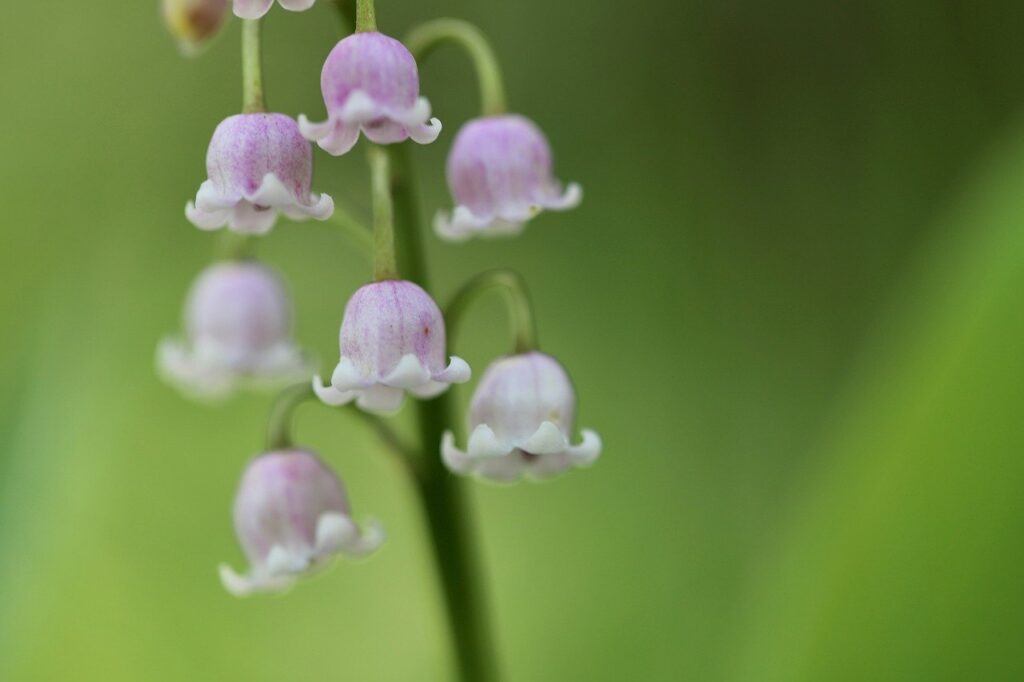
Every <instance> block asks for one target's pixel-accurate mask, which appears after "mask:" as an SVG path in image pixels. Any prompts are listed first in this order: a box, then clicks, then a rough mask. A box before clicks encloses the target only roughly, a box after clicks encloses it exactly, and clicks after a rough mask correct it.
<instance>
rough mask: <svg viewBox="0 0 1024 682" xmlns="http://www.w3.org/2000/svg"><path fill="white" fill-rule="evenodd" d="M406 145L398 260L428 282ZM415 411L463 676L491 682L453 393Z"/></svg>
mask: <svg viewBox="0 0 1024 682" xmlns="http://www.w3.org/2000/svg"><path fill="white" fill-rule="evenodd" d="M408 147H409V145H407V144H401V145H392V146H391V147H389V152H390V155H391V192H392V198H393V201H394V208H395V218H396V220H395V229H396V232H397V233H398V236H399V240H398V244H399V250H398V254H399V265H400V267H401V268H402V270H401V271H402V273H403V274H404V276H405V278H406V279H409V280H411V281H414V282H416V283H417V284H419V285H420V286H422V287H423V288H424V289H427V288H428V284H429V282H428V273H427V268H426V262H425V258H424V255H423V248H422V246H423V245H422V241H421V236H420V235H421V232H422V226H421V224H420V219H419V211H418V207H417V196H416V191H415V184H414V180H413V175H412V172H411V170H412V169H411V167H410V161H409V152H408ZM416 419H417V423H418V431H419V438H420V443H422V448H423V452H422V459H421V463H422V466H421V468H420V472H419V473H420V475H419V477H418V478H417V479H416V483H417V490H418V492H419V496H420V501H421V504H422V506H423V511H424V513H425V516H426V520H427V527H428V529H429V532H430V538H431V541H432V542H431V547H432V548H433V551H434V559H435V562H436V564H437V570H438V573H439V576H440V580H441V586H442V590H443V593H444V600H445V605H446V607H447V617H448V623H449V626H450V629H451V633H452V638H453V642H454V648H455V651H456V655H457V662H458V667H459V674H460V679H462V680H463V682H494V681H495V680H498V679H499V676H498V666H497V661H496V658H495V653H494V646H493V640H492V637H491V623H490V619H489V616H488V609H487V599H486V595H485V594H484V585H483V578H482V573H481V570H480V565H479V563H480V562H479V559H478V555H477V548H476V534H475V529H474V527H473V522H472V518H473V515H472V509H471V507H470V503H469V500H468V499H467V491H466V488H465V484H464V483H463V482H462V481H460V480H459V479H457V478H456V477H454V476H452V475H451V474H450V473H449V472H448V470H447V469H446V468H445V467H444V463H443V462H442V461H441V456H440V453H439V452H438V450H439V449H440V444H441V436H442V434H443V433H444V431H445V429H446V428H449V427H451V426H452V425H453V420H452V410H451V400H450V394H448V393H444V394H442V395H440V396H438V397H437V398H434V399H433V400H422V401H417V403H416Z"/></svg>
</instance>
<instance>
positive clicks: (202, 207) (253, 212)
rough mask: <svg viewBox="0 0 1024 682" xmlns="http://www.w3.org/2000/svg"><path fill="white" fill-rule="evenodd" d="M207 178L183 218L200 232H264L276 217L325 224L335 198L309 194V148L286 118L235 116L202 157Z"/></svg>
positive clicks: (224, 123) (219, 130)
mask: <svg viewBox="0 0 1024 682" xmlns="http://www.w3.org/2000/svg"><path fill="white" fill-rule="evenodd" d="M206 170H207V173H208V179H207V180H206V181H205V182H203V184H202V185H201V186H200V187H199V193H198V194H196V199H195V203H194V204H193V203H192V202H189V203H188V205H187V206H186V207H185V215H186V216H187V217H188V219H189V220H190V221H191V222H192V223H193V224H194V225H195V226H196V227H198V228H200V229H203V230H216V229H219V228H221V227H224V226H225V225H227V227H228V228H230V229H231V230H234V231H235V232H242V233H247V234H263V233H265V232H267V231H269V230H270V228H271V227H273V226H274V223H275V222H276V221H277V216H278V214H279V213H283V214H285V215H286V216H288V217H289V218H291V219H293V220H304V219H306V218H316V219H317V220H326V219H327V218H329V217H331V214H332V213H333V212H334V200H333V199H331V197H330V196H328V195H326V194H313V193H311V192H310V185H311V182H312V178H313V150H312V149H311V148H310V145H309V142H307V141H306V139H305V138H303V137H302V135H301V134H300V133H299V127H298V124H296V122H295V120H294V119H292V118H290V117H288V116H285V115H284V114H267V113H252V114H237V115H235V116H230V117H228V118H226V119H224V120H223V121H222V122H221V123H220V125H218V126H217V129H216V130H215V131H214V133H213V139H212V140H210V147H209V150H208V151H207V154H206Z"/></svg>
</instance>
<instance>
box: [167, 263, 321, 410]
mask: <svg viewBox="0 0 1024 682" xmlns="http://www.w3.org/2000/svg"><path fill="white" fill-rule="evenodd" d="M291 324H292V308H291V301H290V300H289V298H288V295H287V293H286V292H285V289H284V286H283V284H282V283H281V281H280V279H279V278H278V277H277V275H276V274H275V273H274V272H273V271H272V270H270V269H269V268H267V267H264V266H263V265H260V264H258V263H253V262H223V263H217V264H214V265H211V266H210V267H208V268H207V269H206V270H204V271H203V272H202V273H201V274H200V275H199V277H198V278H197V279H196V281H195V284H193V286H192V290H191V292H190V293H189V296H188V300H187V302H186V304H185V338H168V339H165V340H164V341H163V342H161V344H160V346H159V348H158V351H157V364H158V366H159V369H160V370H161V373H162V374H163V375H164V377H165V378H166V379H167V380H168V381H169V382H170V383H172V384H174V385H176V386H177V387H178V388H180V389H181V390H183V391H184V392H185V393H188V394H191V395H194V396H196V397H200V398H220V397H224V396H226V395H228V394H229V393H231V392H232V391H233V390H234V389H235V388H236V387H238V386H239V385H244V386H252V387H255V388H263V387H265V388H276V387H279V386H282V385H286V384H289V383H293V382H296V381H302V380H304V379H308V378H309V376H310V375H311V374H312V369H311V363H310V361H309V360H308V359H307V358H306V357H305V356H304V355H303V353H302V352H301V351H300V350H299V349H298V348H297V347H296V345H295V343H294V342H293V341H292V338H291Z"/></svg>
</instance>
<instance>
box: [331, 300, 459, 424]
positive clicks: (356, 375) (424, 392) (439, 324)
mask: <svg viewBox="0 0 1024 682" xmlns="http://www.w3.org/2000/svg"><path fill="white" fill-rule="evenodd" d="M340 337H341V360H340V361H339V362H338V366H337V367H336V368H335V370H334V373H333V374H332V375H331V382H330V385H328V386H325V385H324V383H323V380H322V379H321V378H320V376H319V375H317V376H316V377H314V378H313V389H314V390H315V391H316V394H317V395H318V396H319V397H320V399H321V400H322V401H323V402H325V403H327V404H328V405H344V404H346V403H349V402H351V401H352V400H355V401H356V404H357V405H358V406H359V407H361V408H362V409H364V410H367V411H370V412H384V413H387V412H394V411H396V410H398V409H399V408H400V407H401V406H402V401H403V399H404V397H405V392H406V391H408V392H409V393H412V394H413V395H414V396H416V397H418V398H431V397H433V396H436V395H439V394H440V393H443V392H444V391H445V390H446V389H447V388H448V385H449V384H460V383H463V382H466V381H469V377H470V369H469V365H467V364H466V361H465V360H463V359H462V358H458V357H454V356H453V357H452V358H451V360H450V362H446V359H445V353H446V340H445V325H444V317H443V316H442V315H441V311H440V309H438V307H437V304H436V303H434V300H433V299H432V298H430V295H429V294H427V292H425V291H424V290H423V289H421V288H420V287H418V286H417V285H415V284H413V283H412V282H406V281H403V280H384V281H381V282H374V283H373V284H367V285H366V286H364V287H363V288H361V289H359V291H357V292H356V293H355V294H353V295H352V298H350V299H349V301H348V305H347V306H346V307H345V316H344V318H343V319H342V321H341V334H340ZM446 365H447V366H446Z"/></svg>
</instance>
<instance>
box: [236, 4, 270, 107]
mask: <svg viewBox="0 0 1024 682" xmlns="http://www.w3.org/2000/svg"><path fill="white" fill-rule="evenodd" d="M261 29H262V26H261V23H260V20H259V19H245V20H244V21H243V22H242V113H244V114H255V113H260V112H262V111H266V110H267V106H266V103H265V102H264V101H263V54H262V52H261V48H260V31H261Z"/></svg>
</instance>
